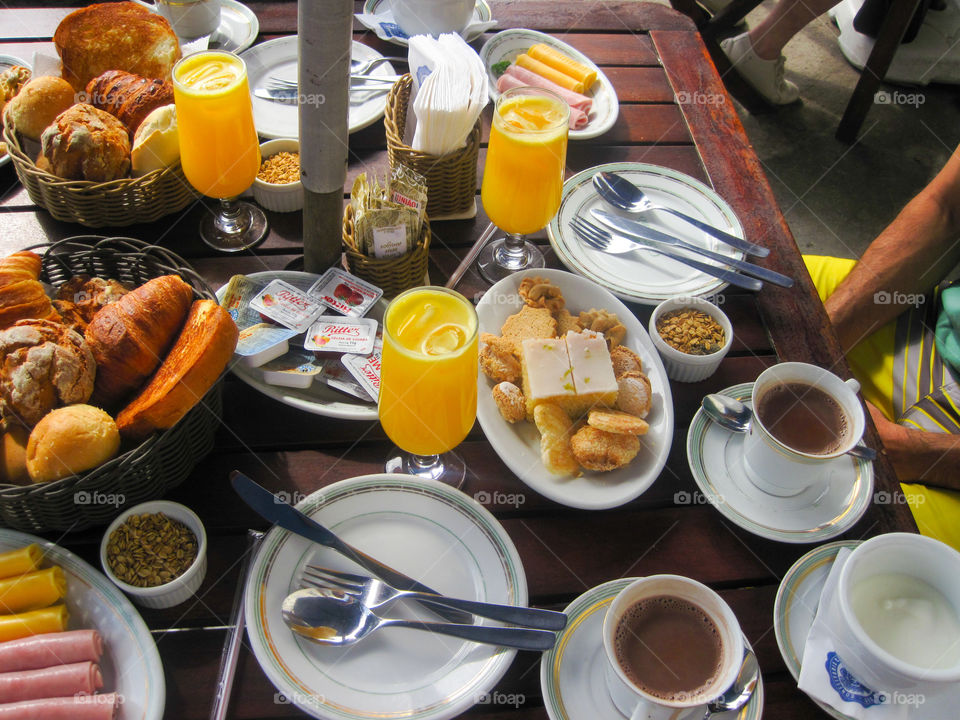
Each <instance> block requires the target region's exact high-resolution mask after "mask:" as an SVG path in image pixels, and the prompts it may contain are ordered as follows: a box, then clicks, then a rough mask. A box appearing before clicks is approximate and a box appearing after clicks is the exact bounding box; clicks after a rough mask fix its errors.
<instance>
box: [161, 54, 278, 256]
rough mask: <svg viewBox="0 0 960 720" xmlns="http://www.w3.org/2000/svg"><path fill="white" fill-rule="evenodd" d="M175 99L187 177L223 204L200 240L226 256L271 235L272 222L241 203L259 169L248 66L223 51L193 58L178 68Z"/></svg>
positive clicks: (207, 218)
mask: <svg viewBox="0 0 960 720" xmlns="http://www.w3.org/2000/svg"><path fill="white" fill-rule="evenodd" d="M173 97H174V102H175V103H176V106H177V129H178V132H179V135H180V162H181V164H182V166H183V174H184V175H186V176H187V180H189V181H190V184H191V185H193V187H194V188H196V189H197V190H198V191H199V192H201V193H203V194H204V195H206V196H207V197H212V198H217V199H219V200H220V203H219V205H218V207H217V211H216V212H215V213H213V214H208V215H207V216H205V217H204V219H203V220H202V221H201V223H200V237H202V238H203V241H204V242H205V243H207V245H209V246H210V247H213V248H216V249H217V250H223V251H225V252H236V251H238V250H245V249H247V248H250V247H253V246H254V245H256V244H257V243H259V242H260V241H261V240H263V238H264V236H265V235H266V232H267V218H266V216H264V214H263V211H262V210H261V209H260V208H258V207H256V206H255V205H251V204H250V203H248V202H241V201H240V200H238V199H237V198H238V197H239V195H240V193H242V192H243V191H244V190H246V189H247V188H248V187H250V185H251V184H253V180H254V178H255V177H256V176H257V171H258V170H259V169H260V144H259V141H258V139H257V131H256V129H255V128H254V126H253V107H252V105H251V103H250V86H249V85H248V83H247V68H246V65H244V63H243V60H241V59H240V58H239V57H237V56H236V55H234V54H233V53H228V52H223V51H216V50H210V51H207V52H200V53H195V54H193V55H188V56H186V57H184V58H182V59H181V60H180V61H179V62H177V64H176V65H174V66H173Z"/></svg>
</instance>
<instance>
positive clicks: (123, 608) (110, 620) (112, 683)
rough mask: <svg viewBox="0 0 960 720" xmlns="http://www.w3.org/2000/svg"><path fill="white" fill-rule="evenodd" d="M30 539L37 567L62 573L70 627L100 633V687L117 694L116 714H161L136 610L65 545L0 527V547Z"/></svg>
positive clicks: (138, 717)
mask: <svg viewBox="0 0 960 720" xmlns="http://www.w3.org/2000/svg"><path fill="white" fill-rule="evenodd" d="M31 543H37V544H38V545H39V546H40V547H41V548H43V553H44V559H43V563H42V565H43V567H50V566H51V565H59V566H60V567H61V568H63V572H64V574H65V575H66V578H67V596H66V600H65V602H66V605H67V610H68V612H69V614H70V620H69V623H68V628H69V629H70V630H81V629H83V630H90V629H95V630H96V631H97V632H99V633H100V636H101V637H102V638H103V657H102V658H101V660H100V670H101V672H102V673H103V689H102V690H101V691H100V692H116V693H118V694H119V695H121V696H122V697H123V702H122V703H121V704H120V705H119V713H118V715H117V719H118V720H162V718H163V707H164V703H165V700H166V683H165V681H164V678H163V665H161V664H160V654H159V653H158V652H157V646H156V644H155V643H154V641H153V637H152V636H151V635H150V630H149V629H148V628H147V626H146V624H145V623H144V622H143V619H142V618H141V617H140V614H139V613H138V612H137V611H136V610H135V609H134V607H133V605H131V604H130V601H129V600H127V598H126V596H125V595H124V594H123V593H122V592H120V590H119V589H117V587H116V586H115V585H114V584H113V583H111V582H110V581H109V580H107V578H106V576H105V575H104V574H103V573H101V572H99V571H98V570H95V569H93V568H92V567H91V566H90V565H88V564H87V563H86V562H84V561H83V560H81V559H80V558H78V557H77V556H76V555H74V554H73V553H72V552H70V551H69V550H64V549H63V548H62V547H59V546H58V545H54V544H53V543H52V542H49V541H47V540H44V539H43V538H40V537H36V536H35V535H29V534H27V533H22V532H18V531H16V530H7V529H4V528H0V552H4V551H7V550H14V549H16V548H21V547H24V546H25V545H29V544H31Z"/></svg>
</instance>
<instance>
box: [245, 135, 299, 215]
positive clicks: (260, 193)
mask: <svg viewBox="0 0 960 720" xmlns="http://www.w3.org/2000/svg"><path fill="white" fill-rule="evenodd" d="M279 152H295V153H299V152H300V141H299V140H297V139H296V138H279V139H277V140H268V141H267V142H265V143H263V144H261V145H260V161H261V162H263V161H264V160H266V159H267V158H268V157H270V156H271V155H276V154H277V153H279ZM253 198H254V200H256V201H257V204H258V205H259V206H260V207H262V208H263V209H264V210H272V211H273V212H293V211H294V210H302V209H303V183H301V182H300V181H299V180H297V181H296V182H292V183H285V184H283V185H279V184H277V183H268V182H264V181H263V180H261V179H260V178H256V179H255V180H254V181H253Z"/></svg>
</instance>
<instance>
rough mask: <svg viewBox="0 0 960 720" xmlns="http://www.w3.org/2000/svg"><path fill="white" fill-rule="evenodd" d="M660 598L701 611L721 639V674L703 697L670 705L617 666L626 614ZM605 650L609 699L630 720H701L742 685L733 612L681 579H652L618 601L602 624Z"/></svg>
mask: <svg viewBox="0 0 960 720" xmlns="http://www.w3.org/2000/svg"><path fill="white" fill-rule="evenodd" d="M661 596H669V597H675V598H679V599H681V600H685V601H687V602H688V603H691V604H693V605H696V606H697V607H699V608H700V609H701V610H703V612H704V613H706V615H707V616H708V617H709V618H710V619H711V620H712V621H713V623H714V625H716V627H717V630H718V631H719V633H720V643H721V656H720V670H719V671H718V672H717V674H716V675H715V676H714V678H713V681H712V682H711V683H710V684H709V685H708V686H707V687H706V688H704V689H703V690H702V691H701V692H699V693H697V694H696V695H690V696H688V697H686V698H684V699H682V700H665V699H663V698H660V697H656V696H654V695H651V694H649V693H648V692H646V691H644V690H643V689H642V688H640V687H638V686H637V685H636V684H634V682H633V681H632V680H630V678H629V677H628V676H627V673H626V672H625V671H624V670H623V668H622V667H621V666H620V663H619V662H618V660H617V651H616V640H615V637H616V632H617V627H618V625H619V624H620V620H621V619H622V618H623V616H624V614H625V613H626V612H627V610H629V609H630V608H631V607H633V606H634V605H636V604H637V603H638V602H640V601H641V600H644V599H647V598H655V597H661ZM603 650H604V654H605V656H606V658H607V666H606V668H605V675H606V680H607V690H608V691H609V693H610V698H611V699H612V700H613V703H614V705H616V706H617V709H618V710H619V711H620V712H621V713H623V714H624V715H625V716H626V717H628V718H630V720H681V719H683V718H694V717H696V718H698V719H699V718H700V717H702V716H703V714H704V712H706V709H707V703H708V702H710V701H711V700H714V699H716V698H718V697H719V696H720V695H722V694H723V693H724V692H725V691H726V690H727V688H729V687H730V686H731V685H732V684H733V682H734V681H735V680H736V679H737V675H738V674H739V671H740V665H741V664H742V662H743V635H742V633H741V630H740V625H739V624H738V623H737V618H736V616H735V615H734V614H733V611H732V610H731V609H730V606H728V605H727V604H726V603H725V602H724V601H723V599H721V597H720V596H719V595H717V594H716V593H715V592H714V591H713V590H711V589H710V588H708V587H707V586H706V585H703V584H702V583H699V582H697V581H696V580H691V579H690V578H685V577H682V576H680V575H651V576H649V577H645V578H641V579H639V580H636V581H634V582H632V583H630V584H629V585H628V586H627V587H625V588H624V589H623V590H621V591H620V592H619V593H618V594H617V596H616V597H615V598H614V599H613V602H612V603H611V604H610V607H609V608H608V609H607V614H606V617H605V618H604V621H603Z"/></svg>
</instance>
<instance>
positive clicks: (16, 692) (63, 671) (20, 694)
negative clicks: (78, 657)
mask: <svg viewBox="0 0 960 720" xmlns="http://www.w3.org/2000/svg"><path fill="white" fill-rule="evenodd" d="M102 687H103V675H102V674H101V673H100V667H99V666H98V665H96V664H94V663H92V662H81V663H71V664H69V665H55V666H53V667H48V668H41V669H40V670H18V671H17V672H8V673H0V703H15V702H20V701H22V700H37V699H39V698H52V697H61V696H64V695H93V693H94V692H96V691H97V690H99V689H100V688H102ZM0 717H2V716H0Z"/></svg>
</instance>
